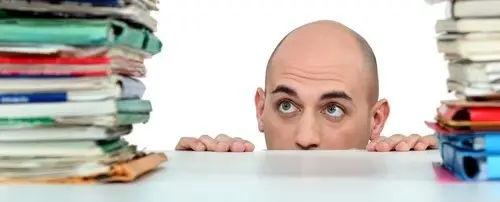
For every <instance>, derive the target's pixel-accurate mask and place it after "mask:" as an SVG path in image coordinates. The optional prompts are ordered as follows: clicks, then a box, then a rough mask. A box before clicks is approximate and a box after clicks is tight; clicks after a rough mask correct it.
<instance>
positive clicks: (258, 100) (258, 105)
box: [255, 88, 266, 133]
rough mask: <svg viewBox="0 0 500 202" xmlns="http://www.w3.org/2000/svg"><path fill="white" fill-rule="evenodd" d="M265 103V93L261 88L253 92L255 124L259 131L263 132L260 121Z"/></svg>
mask: <svg viewBox="0 0 500 202" xmlns="http://www.w3.org/2000/svg"><path fill="white" fill-rule="evenodd" d="M265 101H266V93H265V92H264V90H263V89H262V88H257V92H255V112H256V114H257V124H258V127H259V131H260V132H261V133H263V132H264V123H263V121H262V114H263V113H264V103H265Z"/></svg>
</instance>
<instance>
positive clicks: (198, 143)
mask: <svg viewBox="0 0 500 202" xmlns="http://www.w3.org/2000/svg"><path fill="white" fill-rule="evenodd" d="M254 149H255V146H254V145H253V144H252V143H251V142H249V141H246V140H243V139H241V138H239V137H235V138H231V137H229V136H227V135H224V134H220V135H218V136H217V137H216V138H215V139H214V138H212V137H210V136H208V135H202V136H201V137H199V138H194V137H183V138H181V140H179V143H177V146H175V150H181V151H213V152H251V151H253V150H254Z"/></svg>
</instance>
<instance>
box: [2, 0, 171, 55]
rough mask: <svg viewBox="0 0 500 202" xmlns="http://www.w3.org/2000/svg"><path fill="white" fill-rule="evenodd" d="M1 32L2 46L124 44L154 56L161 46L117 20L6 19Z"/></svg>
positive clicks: (145, 33)
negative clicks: (34, 31)
mask: <svg viewBox="0 0 500 202" xmlns="http://www.w3.org/2000/svg"><path fill="white" fill-rule="evenodd" d="M1 5H2V4H1V3H0V8H1ZM33 30H36V34H33ZM0 33H2V35H0V42H2V43H4V44H16V43H21V44H65V45H74V46H89V45H90V46H120V45H126V46H130V47H132V48H136V49H140V50H143V51H146V52H148V53H150V54H153V55H154V54H157V53H159V52H160V51H161V47H162V43H161V41H160V40H159V39H158V38H156V36H154V34H153V33H152V32H150V31H148V30H145V29H139V28H133V27H131V26H129V25H127V24H126V23H124V22H121V21H116V20H101V19H46V18H41V19H40V18H17V19H16V18H8V19H0Z"/></svg>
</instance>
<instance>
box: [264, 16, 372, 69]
mask: <svg viewBox="0 0 500 202" xmlns="http://www.w3.org/2000/svg"><path fill="white" fill-rule="evenodd" d="M363 59H364V57H363V54H362V51H361V49H360V46H359V42H358V41H357V40H356V38H355V37H354V36H353V34H352V32H350V31H349V30H348V29H347V28H345V27H343V26H341V25H337V24H333V25H332V23H318V24H312V25H309V26H307V25H306V26H304V27H301V28H298V29H297V30H294V31H293V32H292V33H290V34H289V35H288V36H287V37H286V38H285V39H284V40H283V41H282V43H281V44H280V47H278V48H277V50H276V52H275V53H274V55H273V58H272V59H271V62H270V66H271V67H270V68H272V69H275V70H277V71H278V72H280V71H286V70H287V67H293V68H303V69H304V70H305V71H307V70H309V71H313V72H316V71H320V72H321V71H325V70H332V71H337V72H338V71H345V70H343V69H345V68H347V69H348V70H349V69H351V70H354V69H353V68H356V67H358V66H363V64H364V63H363V61H364V60H363ZM328 67H330V68H328ZM331 67H333V68H331Z"/></svg>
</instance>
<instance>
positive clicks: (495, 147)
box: [437, 131, 500, 154]
mask: <svg viewBox="0 0 500 202" xmlns="http://www.w3.org/2000/svg"><path fill="white" fill-rule="evenodd" d="M437 137H438V139H439V141H440V142H446V143H448V144H451V145H453V146H455V147H457V148H459V149H464V150H469V151H478V152H482V151H484V152H488V153H498V154H500V131H494V132H490V131H484V132H483V131H481V132H470V133H461V134H457V135H453V134H440V133H437Z"/></svg>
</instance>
